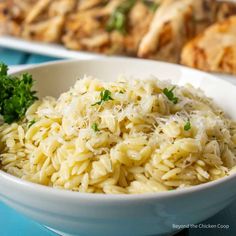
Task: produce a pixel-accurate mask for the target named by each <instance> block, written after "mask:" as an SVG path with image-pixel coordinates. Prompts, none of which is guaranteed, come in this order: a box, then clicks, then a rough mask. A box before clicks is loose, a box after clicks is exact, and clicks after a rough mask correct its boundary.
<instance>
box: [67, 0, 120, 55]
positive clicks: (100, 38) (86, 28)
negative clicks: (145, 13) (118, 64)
mask: <svg viewBox="0 0 236 236" xmlns="http://www.w3.org/2000/svg"><path fill="white" fill-rule="evenodd" d="M120 2H121V0H113V1H109V2H108V3H107V5H105V6H103V7H101V6H99V7H94V8H91V9H88V10H83V11H78V12H77V13H74V14H71V15H70V16H69V17H68V19H67V22H66V26H65V31H66V33H65V35H64V36H63V42H64V44H65V46H66V47H67V48H69V49H74V50H88V51H95V52H103V53H109V50H111V47H112V45H111V43H112V41H113V40H115V43H114V44H116V45H117V48H116V50H117V51H116V52H118V51H120V50H121V49H120V46H122V45H123V36H122V35H120V34H117V33H116V32H114V33H111V34H110V33H108V32H107V31H106V22H107V20H108V18H109V16H110V15H111V14H112V12H113V11H114V9H115V8H116V7H117V6H118V5H119V4H120Z"/></svg>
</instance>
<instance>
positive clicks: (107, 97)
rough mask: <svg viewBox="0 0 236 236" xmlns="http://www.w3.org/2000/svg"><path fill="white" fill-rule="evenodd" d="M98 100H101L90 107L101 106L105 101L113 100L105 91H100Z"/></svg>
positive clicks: (107, 91) (108, 92)
mask: <svg viewBox="0 0 236 236" xmlns="http://www.w3.org/2000/svg"><path fill="white" fill-rule="evenodd" d="M100 98H101V100H100V101H98V102H96V103H94V104H92V106H95V105H101V104H102V103H103V102H106V101H109V100H113V98H112V97H111V92H110V91H109V90H107V89H105V90H103V91H101V93H100Z"/></svg>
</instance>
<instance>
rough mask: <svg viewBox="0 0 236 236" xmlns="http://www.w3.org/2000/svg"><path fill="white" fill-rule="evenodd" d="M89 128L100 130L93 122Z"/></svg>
mask: <svg viewBox="0 0 236 236" xmlns="http://www.w3.org/2000/svg"><path fill="white" fill-rule="evenodd" d="M91 128H92V129H93V130H94V131H95V132H98V131H100V129H99V128H98V125H97V123H93V124H92V126H91Z"/></svg>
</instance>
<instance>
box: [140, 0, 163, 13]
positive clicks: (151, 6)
mask: <svg viewBox="0 0 236 236" xmlns="http://www.w3.org/2000/svg"><path fill="white" fill-rule="evenodd" d="M143 3H144V4H145V5H146V6H147V7H148V8H149V10H150V11H152V12H155V11H156V9H157V8H158V7H159V5H158V4H157V3H156V2H154V1H151V0H143Z"/></svg>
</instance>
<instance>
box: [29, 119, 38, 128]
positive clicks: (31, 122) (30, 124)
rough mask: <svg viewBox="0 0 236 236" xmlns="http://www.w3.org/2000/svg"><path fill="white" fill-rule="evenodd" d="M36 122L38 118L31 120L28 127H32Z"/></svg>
mask: <svg viewBox="0 0 236 236" xmlns="http://www.w3.org/2000/svg"><path fill="white" fill-rule="evenodd" d="M35 123H36V120H31V121H30V122H29V124H28V128H30V127H31V126H32V125H33V124H35Z"/></svg>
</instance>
